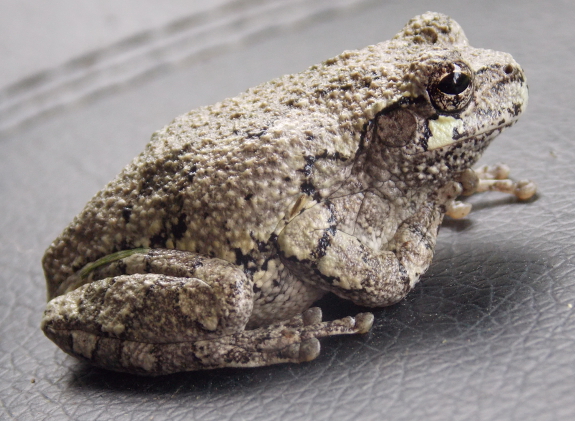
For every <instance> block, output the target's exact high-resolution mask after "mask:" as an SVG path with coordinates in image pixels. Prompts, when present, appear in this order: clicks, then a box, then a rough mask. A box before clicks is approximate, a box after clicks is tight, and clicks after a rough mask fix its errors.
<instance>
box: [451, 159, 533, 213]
mask: <svg viewBox="0 0 575 421" xmlns="http://www.w3.org/2000/svg"><path fill="white" fill-rule="evenodd" d="M509 172H510V169H509V167H508V166H507V165H505V164H495V165H491V166H489V165H484V166H482V167H480V168H477V169H475V170H472V169H468V170H466V171H463V172H462V173H461V175H460V178H459V180H458V182H459V183H460V184H461V187H462V191H461V194H462V195H463V196H470V195H472V194H475V193H482V192H486V191H498V192H502V193H507V194H512V195H514V196H515V197H517V198H518V199H519V200H529V199H531V198H532V197H533V196H534V195H535V193H537V185H536V184H535V183H534V182H533V181H531V180H520V181H514V180H511V179H510V178H509ZM470 211H471V204H469V203H464V202H460V201H458V200H453V201H451V202H449V204H448V206H447V211H446V215H448V216H450V217H452V218H455V219H460V218H464V217H465V216H467V214H469V212H470Z"/></svg>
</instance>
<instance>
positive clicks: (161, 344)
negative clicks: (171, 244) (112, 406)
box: [42, 249, 373, 375]
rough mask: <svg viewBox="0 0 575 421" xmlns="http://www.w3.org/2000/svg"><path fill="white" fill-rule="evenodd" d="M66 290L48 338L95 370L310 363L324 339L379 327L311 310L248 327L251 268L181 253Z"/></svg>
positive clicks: (125, 262) (150, 258)
mask: <svg viewBox="0 0 575 421" xmlns="http://www.w3.org/2000/svg"><path fill="white" fill-rule="evenodd" d="M61 289H62V291H60V292H61V293H62V295H59V296H58V297H56V298H53V299H52V300H51V301H50V302H49V303H48V306H47V309H46V311H45V314H44V318H43V321H42V329H43V330H44V332H45V333H46V335H47V336H48V337H49V338H50V339H52V340H53V341H54V342H55V343H56V344H58V345H59V346H60V347H61V348H62V349H63V350H64V351H66V352H67V353H69V354H71V355H73V356H76V357H78V358H80V359H84V360H87V361H89V362H91V363H92V364H95V365H98V366H101V367H104V368H107V369H111V370H116V371H126V372H132V373H137V374H147V375H159V374H168V373H173V372H178V371H189V370H200V369H208V368H217V367H253V366H260V365H268V364H275V363H282V362H301V361H309V360H311V359H313V358H315V357H316V356H317V355H318V353H319V342H318V341H317V338H319V337H322V336H328V335H337V334H345V333H362V332H365V331H367V330H369V327H370V326H371V321H372V320H373V317H372V316H371V315H358V317H356V319H353V318H346V319H342V320H336V321H333V322H323V323H322V322H321V313H320V312H318V309H310V310H308V311H307V312H306V313H304V315H300V316H298V317H295V318H294V319H292V320H290V321H288V322H285V323H278V324H275V325H271V326H266V327H261V328H259V329H254V330H245V325H246V323H247V322H248V319H249V317H250V315H251V311H252V307H253V291H252V289H253V285H252V282H251V280H250V279H249V277H248V276H246V274H245V273H244V271H243V270H242V269H241V268H240V267H238V266H235V265H233V264H231V263H229V262H226V261H223V260H220V259H213V258H208V257H205V256H202V255H198V254H196V253H189V252H184V251H176V250H160V249H156V250H143V249H141V250H132V251H124V252H119V253H114V254H112V255H110V256H106V257H105V258H103V259H100V260H99V261H97V262H94V263H92V264H90V265H87V266H86V267H85V268H84V269H83V270H81V271H80V272H79V273H78V274H77V275H76V276H73V277H71V279H70V280H68V281H67V282H66V286H63V287H62V288H61ZM370 317H371V318H370Z"/></svg>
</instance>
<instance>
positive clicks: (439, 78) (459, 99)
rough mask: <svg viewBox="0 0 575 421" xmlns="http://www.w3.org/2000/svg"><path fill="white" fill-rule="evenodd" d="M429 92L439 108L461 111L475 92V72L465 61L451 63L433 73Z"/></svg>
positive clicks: (432, 100) (434, 103)
mask: <svg viewBox="0 0 575 421" xmlns="http://www.w3.org/2000/svg"><path fill="white" fill-rule="evenodd" d="M427 92H428V93H429V98H430V99H431V102H432V103H433V106H434V107H435V108H437V109H438V110H440V111H444V112H456V111H459V110H461V109H463V108H464V107H465V106H466V105H467V104H468V103H469V100H470V99H471V96H472V94H473V72H472V71H471V69H470V68H469V67H468V66H467V65H466V64H464V63H461V62H457V63H450V64H448V65H447V66H444V67H442V68H440V69H439V70H438V71H437V72H435V74H433V76H432V77H431V80H430V83H429V86H428V88H427Z"/></svg>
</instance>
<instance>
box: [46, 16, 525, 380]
mask: <svg viewBox="0 0 575 421" xmlns="http://www.w3.org/2000/svg"><path fill="white" fill-rule="evenodd" d="M454 72H456V73H457V75H461V74H464V75H467V77H468V78H467V79H465V78H464V80H463V82H462V81H461V79H459V82H460V85H458V86H459V88H458V86H455V87H454V86H451V85H453V84H451V85H449V83H448V82H449V81H453V76H454ZM445 78H447V79H445ZM441 81H443V82H444V83H443V84H442V83H440V82H441ZM446 81H447V85H446ZM461 85H462V86H461ZM446 86H447V87H446ZM461 88H463V90H462V91H461V92H459V91H457V92H455V93H454V92H453V89H456V90H457V89H460V90H461ZM446 91H447V92H446ZM526 104H527V85H526V82H525V78H524V75H523V72H522V70H521V68H520V67H519V66H518V64H517V63H516V62H515V61H514V60H513V58H512V57H511V56H509V55H508V54H504V53H499V52H495V51H490V50H481V49H475V48H472V47H470V46H469V45H468V42H467V39H466V38H465V35H464V34H463V31H462V30H461V28H460V27H459V25H458V24H457V23H456V22H454V21H453V20H451V19H450V18H449V17H447V16H444V15H440V14H435V13H426V14H424V15H421V16H418V17H416V18H414V19H412V20H411V21H410V22H409V23H408V24H407V25H406V27H405V28H404V29H403V30H402V31H401V32H400V33H398V34H397V35H396V36H395V37H394V38H393V39H392V40H390V41H387V42H383V43H380V44H377V45H373V46H369V47H366V48H364V49H362V50H358V51H346V52H344V53H343V54H341V55H339V56H337V57H335V58H332V59H330V60H327V61H326V62H324V63H322V64H320V65H317V66H313V67H311V68H309V69H308V70H306V71H304V72H302V73H298V74H295V75H287V76H284V77H281V78H279V79H275V80H272V81H270V82H267V83H264V84H262V85H259V86H257V87H255V88H252V89H250V90H248V91H247V92H245V93H243V94H241V95H239V96H237V97H235V98H230V99H226V100H224V101H222V102H220V103H217V104H215V105H212V106H208V107H202V108H199V109H197V110H194V111H191V112H189V113H188V114H185V115H183V116H181V117H178V118H177V119H176V120H174V121H173V122H172V123H171V124H170V125H168V126H166V127H165V128H163V129H162V130H160V131H158V132H156V133H154V135H153V136H152V140H151V142H150V143H149V144H148V146H147V147H146V150H145V151H144V152H143V153H142V154H141V155H140V156H138V157H137V158H136V159H134V161H133V162H132V163H131V164H129V165H128V166H127V167H126V168H125V169H124V170H123V171H122V172H121V173H120V174H119V175H118V176H117V177H116V178H115V179H114V180H113V181H112V182H110V183H109V184H108V185H107V186H106V187H105V188H104V189H103V190H102V191H100V192H99V193H97V194H96V196H94V198H93V199H92V200H90V202H89V203H88V204H87V205H86V207H85V209H84V210H83V211H82V212H81V213H80V214H79V215H78V216H77V217H76V218H75V219H74V220H73V221H72V223H71V224H70V226H69V227H68V228H66V229H65V230H64V232H63V233H62V235H61V236H60V237H58V238H57V239H56V240H55V241H54V242H53V243H52V245H51V246H50V247H49V249H48V250H47V251H46V255H45V256H44V259H43V265H44V271H45V274H46V279H47V286H48V299H49V303H48V307H47V310H46V312H45V315H44V319H43V322H42V329H43V330H44V332H45V333H46V335H47V336H48V337H49V338H50V339H52V340H53V341H54V342H56V343H57V344H58V345H59V346H60V347H61V348H62V349H63V350H64V351H66V352H68V353H69V354H71V355H74V356H76V357H78V358H81V359H84V360H87V361H89V362H91V363H93V364H95V365H98V366H101V367H105V368H108V369H112V370H118V371H127V372H133V373H140V374H148V375H157V374H166V373H172V372H177V371H185V370H198V369H206V368H216V367H226V366H234V367H248V366H260V365H267V364H274V363H280V362H300V361H307V360H310V359H313V358H315V357H316V356H317V355H318V353H319V342H318V340H317V338H320V337H323V336H329V335H335V334H346V333H363V332H366V331H368V330H369V329H370V327H371V323H372V320H373V316H372V315H371V314H370V313H364V314H359V315H357V316H356V317H355V318H352V317H348V318H345V319H341V320H336V321H333V322H322V321H321V312H320V310H319V309H317V308H311V309H310V306H311V305H312V303H313V302H314V301H316V300H317V299H318V298H320V297H321V296H322V295H323V294H325V293H326V292H333V293H335V294H337V295H338V296H340V297H343V298H345V299H349V300H352V301H353V302H355V303H357V304H360V305H363V306H369V307H379V306H386V305H390V304H393V303H396V302H397V301H399V300H401V299H402V298H403V297H404V296H405V295H406V294H407V293H408V292H409V291H410V290H411V289H412V288H413V286H414V285H415V284H416V283H417V282H418V280H419V277H420V275H421V274H422V273H423V272H425V270H427V268H428V266H429V264H430V263H431V260H432V257H433V250H434V246H435V241H436V236H437V230H438V226H439V225H440V223H441V221H442V218H443V215H444V214H445V213H446V212H451V211H452V210H453V209H456V208H457V206H456V205H457V202H455V199H456V197H457V196H458V195H459V194H460V193H461V192H462V190H465V189H466V185H467V184H469V183H468V181H469V180H471V181H470V183H471V184H473V183H475V182H476V181H477V177H476V176H475V175H474V174H475V173H474V172H472V171H470V170H469V168H470V167H471V166H472V165H473V164H474V163H475V162H476V161H477V159H478V158H479V157H480V155H481V153H482V152H483V150H484V149H485V148H486V147H487V145H488V144H489V142H490V141H491V140H492V139H493V138H494V137H495V136H496V135H498V134H499V133H500V132H501V131H502V130H503V129H504V128H505V127H508V126H510V125H511V124H513V123H514V122H515V120H516V119H517V117H518V115H519V114H520V113H521V112H522V111H523V110H524V108H525V106H526ZM468 190H469V189H468ZM471 191H473V187H472V188H471ZM453 214H454V215H455V214H457V212H453ZM122 251H123V253H118V252H122Z"/></svg>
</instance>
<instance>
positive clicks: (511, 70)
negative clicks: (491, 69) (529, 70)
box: [503, 64, 515, 75]
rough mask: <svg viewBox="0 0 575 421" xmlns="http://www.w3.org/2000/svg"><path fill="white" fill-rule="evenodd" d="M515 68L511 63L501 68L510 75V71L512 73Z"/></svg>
mask: <svg viewBox="0 0 575 421" xmlns="http://www.w3.org/2000/svg"><path fill="white" fill-rule="evenodd" d="M514 70H515V69H514V68H513V66H512V65H511V64H508V65H507V66H505V68H504V69H503V71H504V72H505V73H506V74H508V75H510V74H511V73H513V71H514Z"/></svg>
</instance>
